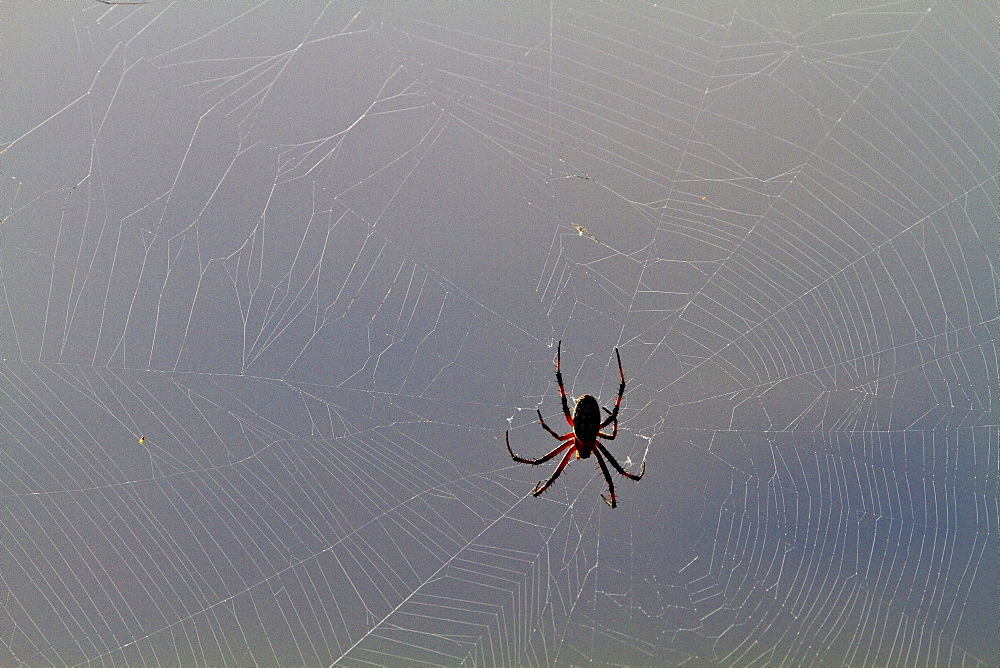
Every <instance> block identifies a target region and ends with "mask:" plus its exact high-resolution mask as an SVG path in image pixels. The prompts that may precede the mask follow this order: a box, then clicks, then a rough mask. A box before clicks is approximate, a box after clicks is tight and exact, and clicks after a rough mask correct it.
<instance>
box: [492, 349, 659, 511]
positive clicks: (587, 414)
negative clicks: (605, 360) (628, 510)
mask: <svg viewBox="0 0 1000 668" xmlns="http://www.w3.org/2000/svg"><path fill="white" fill-rule="evenodd" d="M615 357H617V358H618V374H619V375H620V376H621V379H622V384H621V385H620V386H619V387H618V400H617V401H615V410H613V411H610V410H608V409H607V408H605V409H604V410H605V411H607V412H608V419H607V420H605V421H604V422H601V409H600V405H599V404H598V403H597V399H595V398H594V397H593V396H592V395H590V394H585V395H583V396H582V397H580V398H579V399H577V400H576V406H574V407H573V414H572V415H570V414H569V403H568V402H567V401H566V388H565V387H563V379H562V369H561V368H560V367H561V361H562V360H561V358H562V341H560V342H559V345H558V347H557V348H556V382H557V383H559V394H560V396H561V397H562V408H563V414H564V415H565V416H566V422H568V423H569V426H570V427H572V428H573V430H572V431H570V432H567V433H565V434H563V435H562V436H560V435H559V434H557V433H556V432H554V431H552V429H551V428H550V427H549V425H547V424H545V420H544V419H543V418H542V412H541V411H538V421H539V422H541V423H542V426H543V427H545V431H547V432H549V433H550V434H552V436H553V437H554V438H556V439H557V440H559V441H565V442H564V443H562V444H561V445H559V446H558V447H556V449H555V450H553V451H552V452H550V453H549V454H547V455H545V456H544V457H541V458H540V459H525V458H524V457H518V456H517V455H515V454H514V451H513V450H511V448H510V430H508V431H507V434H506V436H505V438H506V439H507V452H509V453H510V456H511V458H512V459H513V460H514V461H515V462H520V463H522V464H533V465H537V464H544V463H545V462H547V461H549V460H550V459H552V458H553V457H555V456H556V455H558V454H559V453H560V452H562V451H563V450H567V448H568V451H567V452H566V456H565V457H563V459H562V461H561V462H559V466H557V467H556V472H555V473H553V474H552V477H551V478H549V479H548V480H547V481H546V482H545V484H542V481H541V480H539V481H538V484H537V485H535V489H534V491H532V494H533V495H534V496H538V495H539V494H541V493H542V492H544V491H545V490H546V489H548V488H549V485H551V484H552V483H553V482H555V479H556V478H558V477H559V474H560V473H562V470H563V469H564V468H566V464H568V463H569V460H570V457H572V456H573V453H576V456H577V457H579V458H582V459H586V458H588V457H590V454H591V453H593V454H594V456H595V457H597V463H598V464H599V465H600V466H601V471H602V472H603V473H604V478H605V480H607V481H608V491H609V492H611V500H610V501H608V499H607V497H606V496H604V495H603V494H601V498H602V499H604V502H605V503H606V504H608V505H609V506H611V507H612V508H614V507H615V506H616V505H617V503H616V502H615V484H614V483H613V482H611V473H610V472H608V467H607V465H605V463H604V458H603V457H601V455H602V454H603V455H604V457H607V458H608V461H609V462H611V465H612V466H614V467H615V470H617V471H618V472H619V473H621V474H622V475H623V476H625V477H626V478H631V479H632V480H639V479H640V478H642V475H643V474H644V473H645V472H646V462H645V461H643V462H642V470H641V471H639V475H633V474H631V473H628V472H627V471H626V470H625V469H623V468H622V466H621V464H619V463H618V461H617V460H615V458H614V457H612V456H611V453H610V452H608V449H607V448H606V447H604V444H603V443H601V442H600V441H599V440H597V439H598V437H600V438H603V439H606V440H609V441H613V440H614V438H615V436H617V435H618V409H619V407H621V404H622V395H623V394H625V372H624V371H622V358H621V355H619V354H618V349H617V348H615ZM609 424H613V425H614V429H613V430H612V431H611V433H610V434H605V433H604V432H602V431H601V429H604V428H605V427H607V426H608V425H609Z"/></svg>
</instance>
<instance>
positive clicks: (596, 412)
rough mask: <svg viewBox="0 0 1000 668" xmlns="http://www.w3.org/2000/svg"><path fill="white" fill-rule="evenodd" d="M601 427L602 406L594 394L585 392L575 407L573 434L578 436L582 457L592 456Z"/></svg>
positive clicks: (577, 440)
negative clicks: (591, 452)
mask: <svg viewBox="0 0 1000 668" xmlns="http://www.w3.org/2000/svg"><path fill="white" fill-rule="evenodd" d="M600 428H601V406H600V404H598V403H597V399H595V398H594V397H593V395H590V394H585V395H583V396H582V397H580V398H579V399H577V400H576V406H575V407H574V408H573V434H574V435H575V436H576V442H577V444H578V445H577V447H578V448H579V451H580V457H582V458H583V459H586V458H587V457H589V456H590V451H591V449H592V448H593V447H594V441H595V440H596V439H597V432H598V431H599V430H600ZM587 446H590V447H587Z"/></svg>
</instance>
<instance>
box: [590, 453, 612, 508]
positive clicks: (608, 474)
mask: <svg viewBox="0 0 1000 668" xmlns="http://www.w3.org/2000/svg"><path fill="white" fill-rule="evenodd" d="M604 454H608V453H607V450H605V451H604ZM594 455H595V456H596V457H597V463H598V464H600V465H601V472H602V473H604V479H605V480H607V481H608V491H609V492H611V500H610V501H608V497H606V496H604V495H603V494H601V498H602V499H604V503H606V504H608V505H609V506H611V507H612V508H614V507H615V506H616V505H618V504H617V503H615V483H613V482H611V472H610V471H608V466H607V464H605V463H604V458H603V457H601V451H600V450H594ZM608 457H609V458H610V457H611V455H608Z"/></svg>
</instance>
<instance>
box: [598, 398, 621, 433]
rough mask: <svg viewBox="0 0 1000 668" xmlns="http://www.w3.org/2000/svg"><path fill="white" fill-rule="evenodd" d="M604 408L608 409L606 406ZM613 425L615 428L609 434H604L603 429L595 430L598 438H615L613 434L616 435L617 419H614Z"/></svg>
mask: <svg viewBox="0 0 1000 668" xmlns="http://www.w3.org/2000/svg"><path fill="white" fill-rule="evenodd" d="M602 408H604V407H603V406H602ZM604 410H606V411H608V409H607V408H605V409H604ZM608 412H609V413H610V412H611V411H608ZM614 425H615V428H614V429H613V430H612V431H611V433H610V434H605V433H604V432H603V431H599V432H597V435H598V436H599V437H600V438H603V439H606V440H608V441H613V440H615V436H617V435H618V420H615V421H614Z"/></svg>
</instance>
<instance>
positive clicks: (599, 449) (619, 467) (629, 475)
mask: <svg viewBox="0 0 1000 668" xmlns="http://www.w3.org/2000/svg"><path fill="white" fill-rule="evenodd" d="M594 452H603V453H604V456H605V457H607V458H608V461H609V462H611V465H612V466H614V467H615V469H616V470H617V471H618V472H619V473H621V474H622V475H623V476H625V477H626V478H631V479H632V480H640V479H641V478H642V476H643V475H644V474H645V473H646V462H645V461H643V462H642V470H641V471H639V475H634V474H632V473H629V472H628V471H626V470H625V469H623V468H622V465H621V464H619V463H618V460H616V459H615V458H614V457H613V456H612V455H611V453H610V452H608V449H607V448H605V447H604V446H603V445H602V444H601V442H600V441H598V442H597V450H595V451H594ZM598 461H600V460H598Z"/></svg>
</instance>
